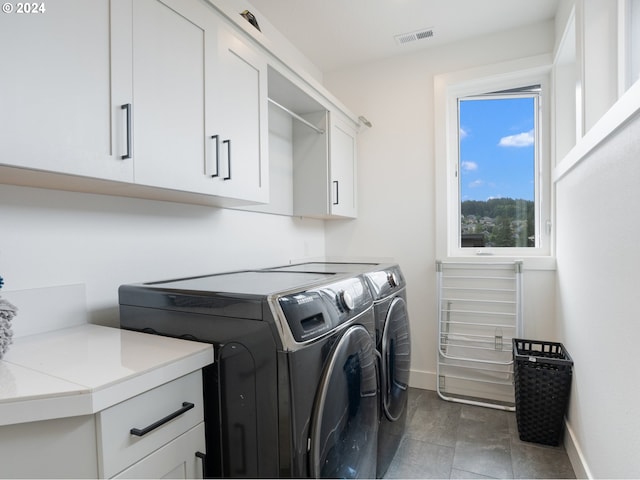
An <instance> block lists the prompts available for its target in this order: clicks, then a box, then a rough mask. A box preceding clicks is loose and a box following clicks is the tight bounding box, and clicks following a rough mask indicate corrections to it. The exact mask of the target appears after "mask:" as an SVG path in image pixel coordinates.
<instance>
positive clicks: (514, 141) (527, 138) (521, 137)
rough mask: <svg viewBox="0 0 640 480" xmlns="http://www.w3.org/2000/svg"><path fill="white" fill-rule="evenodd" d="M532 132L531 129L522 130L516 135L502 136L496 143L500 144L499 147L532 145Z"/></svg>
mask: <svg viewBox="0 0 640 480" xmlns="http://www.w3.org/2000/svg"><path fill="white" fill-rule="evenodd" d="M533 133H534V132H533V130H529V131H528V132H522V133H518V134H516V135H509V136H507V137H502V138H501V139H500V142H499V143H498V145H500V146H501V147H528V146H530V145H533V142H534V136H533Z"/></svg>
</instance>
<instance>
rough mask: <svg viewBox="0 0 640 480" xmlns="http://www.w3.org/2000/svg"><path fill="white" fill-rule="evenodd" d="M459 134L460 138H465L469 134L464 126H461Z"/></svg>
mask: <svg viewBox="0 0 640 480" xmlns="http://www.w3.org/2000/svg"><path fill="white" fill-rule="evenodd" d="M459 135H460V140H462V139H463V138H465V137H466V136H467V135H468V133H467V131H466V130H465V129H464V128H462V127H460V134H459Z"/></svg>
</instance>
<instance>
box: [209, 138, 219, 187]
mask: <svg viewBox="0 0 640 480" xmlns="http://www.w3.org/2000/svg"><path fill="white" fill-rule="evenodd" d="M211 139H212V140H215V141H216V173H214V174H212V175H211V177H214V178H215V177H217V176H218V175H219V173H220V161H219V159H220V139H219V138H218V135H211Z"/></svg>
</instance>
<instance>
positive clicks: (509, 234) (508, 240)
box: [491, 216, 515, 247]
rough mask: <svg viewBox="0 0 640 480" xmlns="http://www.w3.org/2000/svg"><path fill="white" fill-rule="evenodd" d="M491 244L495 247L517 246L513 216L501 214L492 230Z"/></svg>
mask: <svg viewBox="0 0 640 480" xmlns="http://www.w3.org/2000/svg"><path fill="white" fill-rule="evenodd" d="M491 244H492V245H493V246H494V247H515V239H514V236H513V227H512V226H511V218H509V217H508V216H500V217H498V219H497V221H496V225H495V227H493V231H492V232H491Z"/></svg>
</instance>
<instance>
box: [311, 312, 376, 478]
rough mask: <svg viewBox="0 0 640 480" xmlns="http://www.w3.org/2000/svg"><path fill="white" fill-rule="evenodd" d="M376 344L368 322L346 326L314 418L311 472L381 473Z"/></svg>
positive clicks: (343, 474) (328, 474) (346, 475)
mask: <svg viewBox="0 0 640 480" xmlns="http://www.w3.org/2000/svg"><path fill="white" fill-rule="evenodd" d="M374 352H375V346H374V344H373V341H372V339H371V336H370V335H369V332H368V331H367V330H366V329H365V328H364V327H363V326H362V325H354V326H352V327H350V328H348V329H347V330H346V332H345V333H344V334H343V335H342V336H341V337H340V339H339V340H338V341H337V342H336V344H335V345H334V346H333V349H332V351H331V354H330V355H329V359H328V362H327V364H326V367H325V370H324V372H323V374H322V379H321V381H320V386H319V388H318V393H317V396H316V400H315V406H314V412H313V418H312V423H311V434H310V435H311V439H310V440H311V450H310V453H309V459H310V472H309V473H310V475H311V476H312V477H315V478H375V475H376V450H377V437H378V385H377V383H378V382H377V371H376V356H375V353H374Z"/></svg>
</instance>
